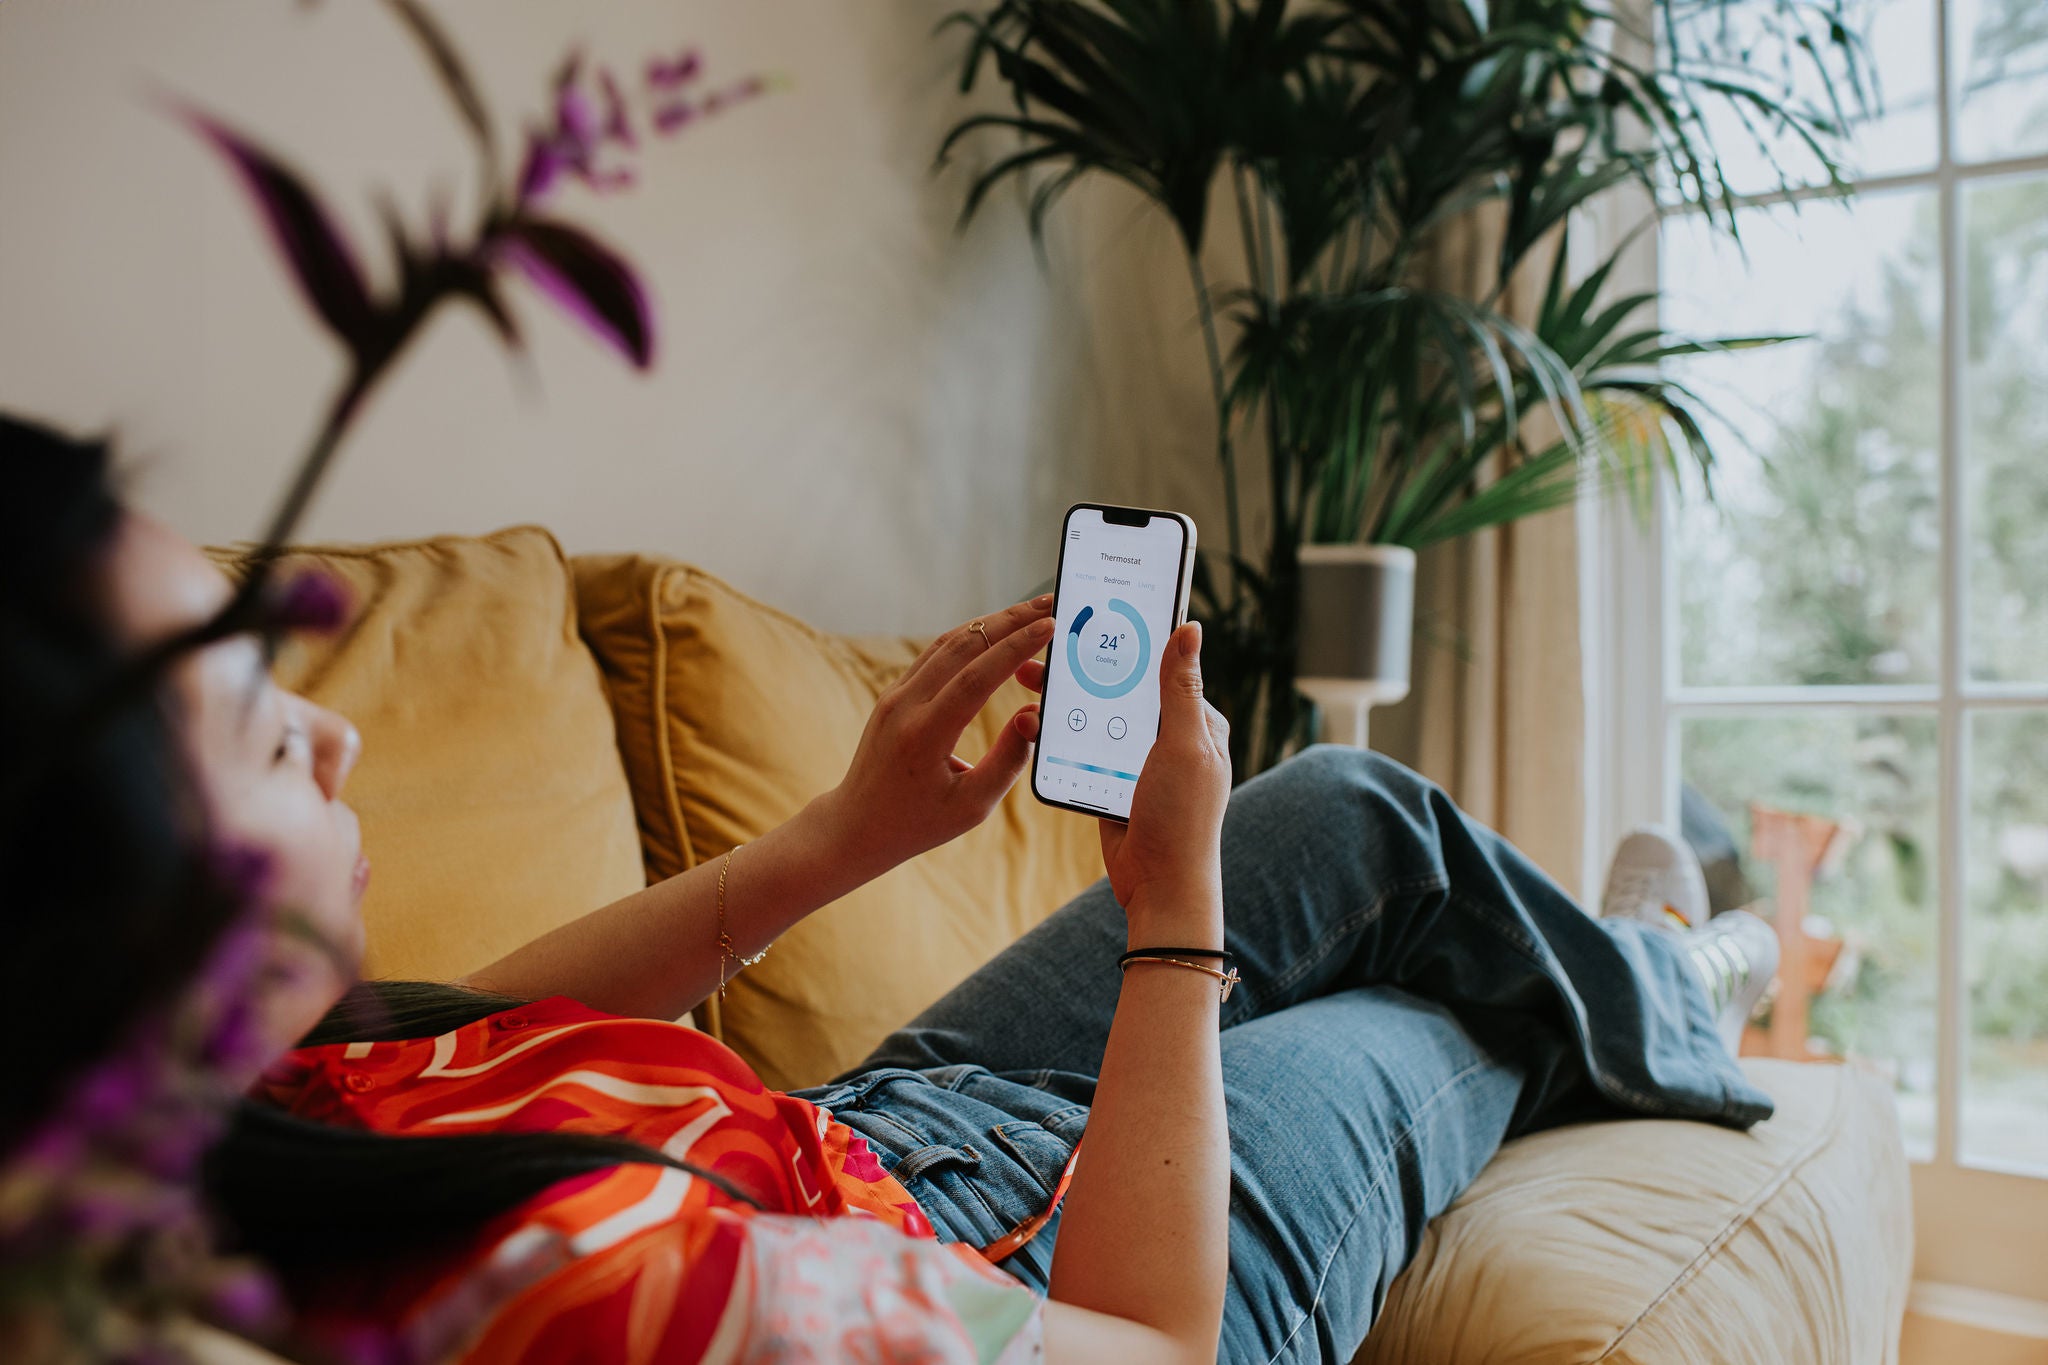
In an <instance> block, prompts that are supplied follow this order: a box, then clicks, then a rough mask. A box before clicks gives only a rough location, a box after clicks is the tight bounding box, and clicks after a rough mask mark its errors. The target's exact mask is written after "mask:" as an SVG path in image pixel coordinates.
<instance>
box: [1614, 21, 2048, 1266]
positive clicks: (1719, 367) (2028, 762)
mask: <svg viewBox="0 0 2048 1365" xmlns="http://www.w3.org/2000/svg"><path fill="white" fill-rule="evenodd" d="M1869 14H1870V16H1871V22H1870V25H1869V27H1868V29H1867V30H1866V31H1867V33H1868V36H1869V39H1870V44H1871V55H1872V58H1873V64H1874V67H1875V72H1876V75H1877V78H1878V83H1879V86H1880V88H1881V94H1882V109H1883V111H1884V112H1883V114H1882V117H1881V118H1878V119H1876V120H1874V121H1872V122H1871V123H1869V124H1867V125H1866V126H1864V127H1863V128H1862V129H1861V130H1860V132H1859V134H1858V136H1857V138H1856V140H1855V153H1854V156H1853V161H1854V166H1853V168H1852V169H1853V176H1854V179H1855V181H1856V194H1855V195H1854V197H1853V198H1852V199H1850V200H1849V201H1847V202H1846V203H1845V202H1842V201H1840V200H1837V199H1834V198H1832V197H1830V196H1829V195H1826V194H1824V193H1821V192H1820V191H1819V190H1818V189H1813V190H1804V189H1795V190H1791V191H1786V190H1783V189H1777V188H1767V186H1775V185H1776V183H1777V177H1776V176H1775V175H1770V174H1767V167H1766V164H1765V162H1764V160H1763V158H1762V157H1761V155H1757V156H1756V157H1755V158H1754V159H1753V163H1752V162H1748V161H1746V160H1745V156H1744V149H1743V146H1742V144H1743V143H1744V142H1745V141H1746V139H1745V138H1744V137H1743V136H1742V134H1741V130H1739V129H1730V130H1726V132H1727V135H1726V136H1724V137H1722V138H1721V139H1720V140H1719V145H1720V146H1721V148H1722V150H1723V152H1724V154H1725V155H1729V156H1730V162H1731V172H1732V174H1731V179H1736V178H1739V176H1740V175H1741V174H1743V173H1744V172H1745V171H1753V172H1754V176H1753V180H1752V184H1753V185H1754V187H1755V188H1756V189H1757V190H1758V191H1759V192H1758V193H1756V194H1755V195H1754V196H1753V197H1751V198H1748V199H1746V200H1745V201H1744V207H1742V208H1741V209H1740V210H1739V212H1738V215H1737V221H1738V225H1739V231H1740V238H1739V244H1738V243H1737V242H1732V241H1730V240H1729V239H1728V237H1727V236H1726V234H1724V233H1721V232H1718V231H1716V230H1713V229H1711V228H1710V227H1709V225H1708V224H1706V223H1705V222H1703V221H1702V220H1701V219H1700V217H1699V216H1698V215H1697V214H1694V213H1689V212H1683V211H1673V212H1670V213H1667V214H1666V216H1665V218H1664V220H1663V223H1662V228H1661V232H1660V234H1659V241H1658V260H1659V274H1660V277H1661V278H1660V288H1661V302H1660V307H1661V310H1662V317H1663V321H1664V323H1665V324H1666V325H1667V326H1668V327H1671V328H1672V329H1674V330H1676V331H1678V332H1681V333H1686V334H1691V335H1696V336H1715V337H1765V336H1794V335H1796V336H1798V337H1800V338H1802V339H1799V340H1794V341H1787V342H1782V343H1780V344H1775V345H1768V346H1761V347H1758V348H1755V349H1743V350H1737V351H1734V352H1731V353H1727V354H1722V355H1715V356H1710V357H1705V358H1700V359H1696V360H1689V361H1686V362H1685V363H1684V366H1683V369H1682V371H1681V373H1682V375H1683V377H1684V378H1686V379H1687V380H1688V381H1691V382H1693V383H1694V384H1696V385H1697V386H1698V387H1699V388H1700V389H1701V390H1702V391H1703V392H1704V393H1705V394H1706V395H1707V397H1708V398H1709V400H1710V401H1711V402H1712V403H1713V404H1714V405H1715V406H1716V408H1717V411H1718V414H1719V422H1718V423H1717V425H1718V426H1719V428H1720V430H1719V431H1717V432H1716V433H1715V434H1716V435H1717V436H1718V437H1719V440H1718V442H1717V444H1718V447H1719V450H1720V451H1721V454H1722V457H1723V458H1722V465H1721V468H1720V470H1719V473H1718V474H1717V476H1716V483H1715V489H1714V494H1715V496H1714V498H1713V499H1712V500H1711V501H1709V500H1706V499H1703V498H1701V497H1699V496H1698V495H1697V490H1694V491H1693V493H1692V495H1690V496H1686V497H1682V498H1679V499H1675V500H1667V505H1666V506H1665V507H1663V508H1662V509H1661V511H1660V514H1659V516H1658V517H1657V518H1656V520H1655V525H1654V526H1653V527H1651V528H1650V530H1649V531H1648V533H1647V534H1644V533H1643V532H1642V530H1641V528H1640V527H1639V526H1637V525H1635V524H1633V523H1632V522H1631V519H1630V518H1629V517H1628V516H1627V515H1626V514H1625V513H1616V512H1613V511H1610V513H1609V519H1610V523H1611V534H1610V537H1609V539H1608V541H1607V542H1606V552H1607V553H1608V555H1609V556H1610V557H1609V559H1608V561H1607V562H1606V564H1605V566H1604V568H1605V573H1604V575H1603V576H1602V578H1603V581H1605V582H1607V583H1608V584H1609V586H1610V591H1611V598H1610V600H1609V601H1608V603H1607V604H1606V620H1607V623H1608V627H1609V629H1608V630H1607V632H1606V636H1607V640H1606V646H1605V647H1606V649H1607V650H1608V652H1609V654H1610V655H1611V657H1612V662H1613V669H1612V671H1611V672H1610V674H1609V679H1610V681H1609V683H1608V684H1607V685H1608V686H1609V687H1611V688H1612V689H1613V691H1612V694H1611V695H1609V696H1608V697H1607V698H1606V710H1607V712H1608V714H1609V719H1610V720H1611V722H1612V723H1611V725H1610V727H1609V729H1608V731H1607V742H1608V748H1609V752H1608V754H1607V755H1606V757H1605V759H1604V760H1603V761H1602V764H1601V766H1602V767H1603V768H1604V770H1605V772H1606V774H1607V786H1606V789H1605V790H1604V791H1602V792H1598V793H1596V795H1597V796H1600V797H1602V798H1603V799H1602V800H1600V801H1598V802H1596V809H1604V810H1605V811H1606V812H1607V816H1606V819H1605V826H1604V829H1603V830H1602V833H1603V835H1604V836H1605V837H1607V838H1610V839H1611V838H1612V836H1613V835H1614V834H1615V833H1617V832H1618V831H1619V830H1620V829H1622V828H1625V827H1626V826H1627V825H1628V824H1629V823H1630V821H1631V819H1632V818H1639V817H1640V816H1641V815H1642V814H1643V813H1644V812H1645V811H1657V810H1661V811H1662V812H1663V813H1664V815H1665V818H1666V819H1667V820H1669V821H1670V822H1672V823H1674V824H1675V823H1678V822H1679V821H1680V820H1681V819H1683V820H1684V821H1685V822H1686V823H1687V825H1688V827H1689V828H1688V833H1690V834H1694V835H1697V836H1700V838H1701V840H1702V841H1703V842H1705V843H1707V844H1708V845H1710V846H1711V845H1712V844H1713V843H1714V842H1715V841H1716V840H1717V839H1725V841H1726V844H1727V846H1728V848H1729V849H1730V851H1731V852H1732V854H1733V855H1734V856H1733V857H1731V858H1729V859H1728V860H1726V861H1725V862H1724V863H1723V864H1722V866H1721V867H1720V868H1719V869H1717V870H1718V872H1719V874H1720V885H1719V888H1718V889H1719V891H1720V893H1721V895H1722V896H1723V897H1725V898H1728V899H1731V900H1740V899H1742V898H1744V897H1746V896H1748V895H1751V894H1754V895H1758V896H1768V895H1769V894H1770V893H1771V891H1772V889H1773V888H1772V886H1771V885H1770V870H1769V868H1768V867H1766V866H1763V865H1761V864H1760V863H1759V861H1758V860H1757V859H1755V858H1754V857H1751V856H1748V855H1749V852H1750V842H1749V841H1750V824H1751V810H1752V807H1753V806H1757V805H1762V806H1767V807H1772V808H1777V809H1784V810H1789V811H1796V812H1802V813H1809V814H1815V815H1820V816H1823V817H1825V818H1827V819H1830V820H1834V821H1838V822H1840V823H1841V824H1842V825H1843V826H1844V827H1845V828H1846V830H1847V837H1845V838H1844V839H1843V840H1842V841H1841V843H1840V845H1839V848H1838V851H1837V854H1836V856H1834V857H1833V858H1832V859H1831V862H1830V866H1829V867H1828V868H1827V869H1826V875H1825V876H1824V877H1823V879H1822V880H1821V881H1820V883H1819V884H1818V885H1817V886H1816V887H1815V889H1814V898H1813V912H1814V914H1815V915H1816V916H1817V917H1818V919H1819V921H1820V922H1819V924H1817V925H1816V926H1815V927H1816V930H1817V932H1820V933H1824V934H1829V935H1834V936H1838V937H1840V938H1841V939H1842V940H1843V943H1844V949H1843V953H1842V956H1841V958H1840V960H1839V961H1838V963H1837V967H1836V970H1835V971H1834V973H1833V976H1832V978H1831V979H1830V980H1829V982H1828V984H1827V988H1826V989H1825V990H1824V991H1823V992H1822V993H1821V994H1820V996H1819V997H1818V998H1817V999H1816V1000H1815V1002H1814V1006H1813V1012H1812V1017H1811V1032H1812V1034H1813V1045H1814V1047H1815V1048H1816V1050H1819V1051H1823V1052H1827V1053H1832V1054H1835V1055H1839V1056H1843V1057H1853V1058H1856V1059H1859V1060H1860V1061H1862V1062H1863V1063H1865V1064H1869V1065H1873V1066H1875V1067H1877V1068H1879V1069H1881V1070H1882V1071H1883V1072H1884V1073H1885V1074H1886V1075H1888V1076H1889V1077H1890V1078H1891V1080H1892V1083H1893V1084H1894V1086H1895V1088H1896V1091H1897V1094H1898V1098H1899V1108H1900V1116H1901V1121H1902V1126H1903V1128H1904V1131H1905V1136H1906V1141H1907V1146H1908V1149H1909V1152H1910V1154H1911V1155H1912V1157H1913V1158H1914V1159H1915V1160H1916V1162H1918V1163H1920V1168H1919V1169H1918V1170H1917V1171H1916V1184H1917V1185H1920V1186H1921V1187H1922V1196H1921V1205H1922V1210H1923V1217H1922V1221H1923V1224H1927V1223H1928V1215H1927V1210H1928V1209H1929V1208H1930V1196H1929V1194H1928V1193H1927V1191H1928V1189H1931V1188H1933V1187H1935V1186H1939V1187H1940V1189H1941V1190H1942V1191H1943V1194H1942V1196H1941V1198H1940V1199H1939V1200H1936V1201H1935V1203H1936V1204H1938V1205H1940V1206H1942V1207H1938V1208H1936V1211H1935V1214H1934V1218H1933V1222H1934V1223H1936V1224H1938V1223H1939V1222H1940V1221H1941V1218H1942V1216H1943V1211H1942V1210H1943V1208H1946V1209H1948V1210H1949V1211H1959V1210H1964V1209H1973V1210H1978V1211H1984V1212H1985V1216H1986V1217H1993V1216H1994V1215H1995V1214H1996V1211H1997V1210H1999V1209H2010V1208H2011V1206H2012V1205H2013V1202H2014V1200H2016V1199H2017V1200H2019V1201H2021V1202H2023V1203H2027V1204H2029V1205H2030V1206H2031V1208H2032V1209H2033V1210H2035V1212H2036V1213H2037V1214H2038V1213H2039V1212H2041V1211H2043V1210H2048V1180H2043V1179H2041V1177H2048V2H2044V0H1877V3H1875V4H1874V5H1873V6H1872V7H1871V9H1870V11H1869ZM1752 145H1753V144H1752ZM1795 171H1796V167H1795ZM1815 178H1816V179H1817V178H1818V176H1817V175H1816V176H1815ZM1944 1181H1946V1182H1948V1183H1946V1184H1944V1183H1942V1182H1944ZM1958 1181H1960V1182H1961V1183H1956V1182H1958ZM1986 1181H1989V1182H1991V1183H1989V1184H1986V1183H1985V1182H1986ZM1970 1182H1976V1183H1974V1184H1972V1183H1970ZM1958 1191H1960V1192H1961V1193H1960V1194H1958V1193H1956V1192H1958ZM1951 1195H1954V1197H1950V1196H1951ZM1957 1216H1961V1215H1960V1213H1958V1215H1957ZM2033 1235H2034V1236H2036V1237H2038V1236H2039V1232H2038V1225H2037V1226H2036V1228H2035V1231H2034V1233H2033ZM1929 1236H1933V1237H1934V1238H1935V1239H1936V1240H1937V1242H1942V1241H1955V1240H1959V1238H1958V1237H1954V1236H1951V1235H1950V1234H1949V1233H1945V1232H1944V1231H1943V1230H1942V1229H1941V1228H1940V1227H1939V1226H1923V1229H1922V1240H1923V1243H1925V1242H1926V1240H1927V1238H1928V1237H1929ZM1925 1259H1926V1258H1925V1257H1924V1256H1923V1262H1924V1261H1925ZM1923 1273H1924V1272H1923ZM1942 1273H1943V1276H1944V1277H1949V1276H1948V1273H1947V1272H1945V1271H1944V1272H1942ZM2041 1273H2042V1272H2040V1270H2039V1268H2036V1270H2035V1271H2034V1272H2033V1275H2032V1278H2029V1277H2028V1276H2026V1275H2019V1276H2006V1277H2003V1278H2001V1276H2000V1275H1999V1274H1998V1273H1996V1272H1992V1273H1990V1274H1989V1276H1988V1277H1989V1278H1990V1279H1991V1280H1993V1281H1996V1282H1997V1285H1998V1287H2000V1288H2004V1289H2007V1290H2009V1291H2011V1292H2018V1293H2025V1294H2027V1295H2028V1296H2029V1297H2034V1298H2048V1281H2043V1280H2041V1278H2040V1275H2041ZM1953 1277H1954V1278H1958V1279H1972V1280H1982V1279H1984V1278H1985V1277H1984V1276H1977V1275H1966V1274H1965V1273H1964V1272H1962V1271H1957V1272H1954V1274H1953Z"/></svg>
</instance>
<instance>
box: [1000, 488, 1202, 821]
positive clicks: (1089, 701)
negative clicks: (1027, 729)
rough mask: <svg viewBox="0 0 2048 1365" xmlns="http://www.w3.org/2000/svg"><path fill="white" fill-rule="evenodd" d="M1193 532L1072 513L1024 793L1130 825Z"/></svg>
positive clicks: (1091, 512)
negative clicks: (1035, 740)
mask: <svg viewBox="0 0 2048 1365" xmlns="http://www.w3.org/2000/svg"><path fill="white" fill-rule="evenodd" d="M1194 565H1195V523H1194V522H1193V521H1191V520H1190V519H1189V518H1187V517H1184V516H1182V515H1181V514H1180V513H1178V512H1153V511H1147V510H1146V509H1144V508H1141V507H1105V506H1103V505H1101V504H1100V503H1092V502H1081V503H1075V504H1074V505H1073V506H1072V507H1070V508H1068V509H1067V515H1066V517H1065V519H1064V520H1063V521H1062V522H1061V525H1060V567H1059V574H1058V576H1057V577H1056V578H1055V580H1054V597H1053V607H1052V612H1053V636H1052V643H1051V644H1050V645H1049V646H1047V648H1046V660H1045V696H1044V705H1043V708H1042V714H1041V715H1040V717H1039V724H1038V749H1037V752H1036V754H1035V755H1034V756H1033V757H1032V760H1031V793H1032V795H1034V796H1036V797H1037V798H1038V799H1039V800H1041V801H1043V802H1045V803H1046V804H1047V805H1049V806H1059V807H1061V808H1062V809H1065V810H1072V811H1080V812H1082V813H1083V814H1086V815H1097V816H1101V817H1103V818H1105V819H1109V820H1129V819H1130V818H1131V792H1132V791H1133V790H1134V789H1135V788H1136V787H1137V785H1138V774H1139V773H1141V772H1143V771H1145V756H1146V755H1147V754H1149V753H1151V752H1152V745H1153V744H1154V743H1155V742H1156V741H1157V740H1158V738H1159V651H1160V650H1161V649H1163V648H1165V647H1166V641H1167V638H1168V637H1169V636H1171V635H1172V634H1173V632H1174V630H1175V629H1176V628H1177V627H1179V626H1180V624H1181V623H1182V622H1184V621H1186V620H1187V615H1188V588H1189V585H1190V583H1191V581H1192V579H1193V575H1194Z"/></svg>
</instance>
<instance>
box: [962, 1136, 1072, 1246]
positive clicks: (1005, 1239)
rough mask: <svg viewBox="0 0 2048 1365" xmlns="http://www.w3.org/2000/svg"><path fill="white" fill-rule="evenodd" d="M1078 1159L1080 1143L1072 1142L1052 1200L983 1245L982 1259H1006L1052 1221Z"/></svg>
mask: <svg viewBox="0 0 2048 1365" xmlns="http://www.w3.org/2000/svg"><path fill="white" fill-rule="evenodd" d="M1080 1159H1081V1144H1080V1143H1078V1142H1077V1143H1075V1144H1074V1150H1073V1153H1072V1154H1071V1155H1069V1156H1068V1157H1067V1164H1066V1168H1065V1169H1063V1170H1062V1171H1061V1172H1060V1182H1059V1184H1057V1185H1055V1186H1053V1189H1052V1202H1051V1203H1049V1204H1047V1205H1046V1206H1045V1209H1044V1211H1043V1212H1040V1213H1035V1214H1033V1215H1032V1216H1031V1217H1029V1218H1027V1219H1025V1220H1024V1221H1023V1222H1021V1223H1019V1224H1018V1225H1017V1226H1016V1227H1014V1228H1011V1229H1010V1230H1009V1231H1008V1232H1006V1233H1004V1234H1003V1235H1002V1236H1000V1237H998V1238H996V1239H995V1240H994V1241H993V1242H990V1243H989V1244H988V1245H987V1246H985V1247H983V1248H982V1249H981V1254H982V1257H983V1259H985V1260H986V1261H987V1262H988V1263H989V1264H990V1265H995V1264H996V1263H998V1262H1000V1261H1004V1260H1007V1259H1009V1258H1010V1257H1012V1256H1014V1255H1016V1254H1017V1253H1018V1252H1019V1251H1021V1250H1023V1249H1024V1246H1025V1244H1026V1243H1028V1242H1030V1240H1031V1239H1032V1238H1033V1237H1036V1236H1037V1235H1038V1234H1039V1233H1041V1232H1043V1231H1044V1230H1045V1225H1046V1224H1047V1223H1050V1222H1051V1221H1052V1216H1053V1214H1054V1213H1056V1212H1058V1211H1059V1207H1060V1200H1062V1199H1065V1198H1066V1197H1067V1186H1069V1185H1071V1184H1073V1183H1074V1163H1075V1162H1077V1161H1079V1160H1080Z"/></svg>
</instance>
